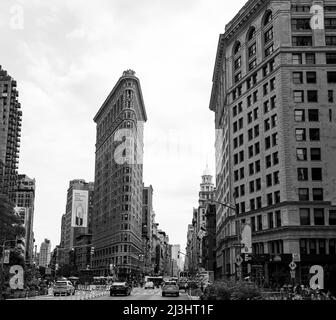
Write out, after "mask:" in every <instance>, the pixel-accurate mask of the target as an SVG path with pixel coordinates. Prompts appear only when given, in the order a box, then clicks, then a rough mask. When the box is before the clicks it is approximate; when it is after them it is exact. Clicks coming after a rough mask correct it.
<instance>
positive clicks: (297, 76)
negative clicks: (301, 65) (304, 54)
mask: <svg viewBox="0 0 336 320" xmlns="http://www.w3.org/2000/svg"><path fill="white" fill-rule="evenodd" d="M293 83H295V84H301V83H303V73H302V72H293Z"/></svg>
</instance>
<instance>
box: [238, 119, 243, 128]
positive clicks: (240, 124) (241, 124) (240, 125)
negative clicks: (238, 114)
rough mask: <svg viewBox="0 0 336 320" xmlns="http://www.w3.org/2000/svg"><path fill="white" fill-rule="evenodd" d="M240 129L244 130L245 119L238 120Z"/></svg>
mask: <svg viewBox="0 0 336 320" xmlns="http://www.w3.org/2000/svg"><path fill="white" fill-rule="evenodd" d="M238 128H239V129H242V128H243V118H240V119H239V120H238Z"/></svg>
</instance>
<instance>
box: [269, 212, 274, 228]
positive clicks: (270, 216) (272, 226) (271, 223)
mask: <svg viewBox="0 0 336 320" xmlns="http://www.w3.org/2000/svg"><path fill="white" fill-rule="evenodd" d="M267 215H268V229H273V228H274V222H273V212H269V213H268V214H267Z"/></svg>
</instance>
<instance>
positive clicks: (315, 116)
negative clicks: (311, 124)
mask: <svg viewBox="0 0 336 320" xmlns="http://www.w3.org/2000/svg"><path fill="white" fill-rule="evenodd" d="M308 120H309V121H319V111H318V109H309V110H308Z"/></svg>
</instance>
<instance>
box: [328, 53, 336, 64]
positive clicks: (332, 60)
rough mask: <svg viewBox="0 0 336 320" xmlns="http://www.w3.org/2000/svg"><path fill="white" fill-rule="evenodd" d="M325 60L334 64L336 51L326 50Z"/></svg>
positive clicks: (335, 62)
mask: <svg viewBox="0 0 336 320" xmlns="http://www.w3.org/2000/svg"><path fill="white" fill-rule="evenodd" d="M326 62H327V64H336V52H327V53H326Z"/></svg>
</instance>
